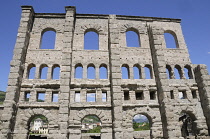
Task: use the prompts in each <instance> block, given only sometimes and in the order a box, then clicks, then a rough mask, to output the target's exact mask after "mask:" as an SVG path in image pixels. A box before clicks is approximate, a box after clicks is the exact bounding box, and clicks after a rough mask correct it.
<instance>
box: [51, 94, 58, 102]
mask: <svg viewBox="0 0 210 139" xmlns="http://www.w3.org/2000/svg"><path fill="white" fill-rule="evenodd" d="M52 102H58V92H53V93H52Z"/></svg>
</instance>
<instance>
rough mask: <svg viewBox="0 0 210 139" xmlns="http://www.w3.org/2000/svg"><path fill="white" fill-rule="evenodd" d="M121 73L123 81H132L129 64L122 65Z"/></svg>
mask: <svg viewBox="0 0 210 139" xmlns="http://www.w3.org/2000/svg"><path fill="white" fill-rule="evenodd" d="M121 72H122V79H130V72H129V66H128V65H127V64H123V65H122V67H121Z"/></svg>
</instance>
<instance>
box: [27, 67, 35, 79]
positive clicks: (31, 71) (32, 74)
mask: <svg viewBox="0 0 210 139" xmlns="http://www.w3.org/2000/svg"><path fill="white" fill-rule="evenodd" d="M27 72H28V73H27V78H28V79H35V73H36V66H35V65H34V64H29V65H28V70H27Z"/></svg>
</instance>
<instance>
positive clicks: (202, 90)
mask: <svg viewBox="0 0 210 139" xmlns="http://www.w3.org/2000/svg"><path fill="white" fill-rule="evenodd" d="M180 22H181V20H180V19H171V18H156V17H140V16H122V15H95V14H76V9H75V7H71V6H69V7H66V13H64V14H58V13H50V14H48V13H35V12H34V10H33V8H32V7H31V6H22V17H21V21H20V26H19V29H18V35H17V41H16V45H15V49H14V55H13V59H12V61H11V63H10V65H11V69H10V75H9V81H8V88H7V94H6V99H5V102H4V106H3V107H1V111H0V114H1V116H0V120H1V123H0V138H1V139H26V138H27V137H28V134H29V131H28V129H29V123H30V121H31V119H32V118H33V117H34V116H36V115H43V116H45V117H46V118H47V119H48V121H49V134H48V135H47V137H48V138H49V139H80V138H89V137H86V135H83V134H82V133H81V125H82V124H81V121H82V119H83V118H84V117H85V116H87V115H95V116H97V117H98V118H99V119H100V120H101V123H102V129H101V133H100V136H101V138H102V139H133V138H145V139H146V138H170V139H176V138H184V137H182V136H183V135H182V124H183V123H182V121H181V120H180V116H181V113H187V114H188V115H190V117H191V118H192V120H193V124H194V126H195V128H194V129H195V131H194V135H193V136H191V137H190V138H202V139H203V138H208V135H209V132H210V107H209V105H210V94H209V92H210V84H209V83H210V82H209V81H210V76H209V75H208V71H207V68H206V66H205V65H194V64H192V63H191V61H190V58H189V54H188V50H187V47H186V44H185V41H184V37H183V34H182V30H181V26H180ZM48 30H53V31H55V32H56V42H55V48H54V49H40V40H41V38H42V35H43V33H44V32H45V31H48ZM88 31H94V32H96V33H97V34H98V36H99V50H84V34H85V33H86V32H88ZM127 31H134V32H136V33H137V34H138V36H139V39H140V45H141V47H127V46H126V32H127ZM164 33H170V34H171V35H173V37H174V39H175V41H176V46H177V48H175V49H171V48H167V47H166V43H165V39H164ZM78 65H80V66H81V67H82V68H83V78H82V79H76V78H75V76H74V75H75V69H76V67H77V66H78ZM46 66H47V67H48V74H47V79H40V71H41V69H42V67H46ZM89 66H93V67H95V71H96V78H95V79H88V78H87V68H88V67H89ZM101 66H103V67H105V68H107V74H108V79H100V77H99V74H100V73H99V70H100V67H101ZM134 66H136V67H138V68H139V69H140V71H141V78H140V79H134V76H133V73H134V71H133V67H134ZM31 67H36V73H35V79H28V74H29V71H30V69H31ZM54 67H60V79H58V80H54V79H52V77H51V75H52V71H53V69H54ZM121 67H126V68H127V70H128V71H129V79H122V73H121ZM144 67H148V68H149V70H150V74H151V79H146V78H145V70H144V69H145V68H144ZM174 68H176V69H177V70H178V71H179V74H180V79H175V76H174ZM184 68H186V69H187V70H188V75H189V76H190V79H187V78H186V77H185V73H184ZM167 70H168V72H169V76H170V79H168V78H167V72H166V71H167ZM26 92H29V93H30V98H29V101H26V100H25V93H26ZM38 92H43V93H45V101H44V102H37V93H38ZM53 92H57V93H58V96H59V101H58V102H52V96H53ZM76 92H77V93H78V92H79V93H80V102H76V101H75V93H76ZM87 92H95V94H96V102H87V101H86V99H87V98H86V97H87V95H86V94H87ZM102 92H106V96H107V98H106V99H107V100H106V102H104V101H102ZM126 92H127V93H128V95H127V96H128V98H126V99H125V97H126V96H125V95H126ZM137 92H142V93H143V95H144V97H143V99H140V100H139V99H137V97H136V93H137ZM179 93H183V94H182V95H183V98H182V99H180V98H179V97H178V96H179ZM137 114H143V115H145V116H147V118H148V119H149V121H150V126H151V127H150V130H148V131H134V129H133V125H132V120H133V117H134V116H135V115H137ZM97 135H98V134H97Z"/></svg>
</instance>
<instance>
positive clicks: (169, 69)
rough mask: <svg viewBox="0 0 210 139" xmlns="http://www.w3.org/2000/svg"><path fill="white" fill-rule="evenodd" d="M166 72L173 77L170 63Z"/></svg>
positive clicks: (169, 76)
mask: <svg viewBox="0 0 210 139" xmlns="http://www.w3.org/2000/svg"><path fill="white" fill-rule="evenodd" d="M166 74H167V77H168V79H172V76H173V75H172V69H171V66H169V65H166Z"/></svg>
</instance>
